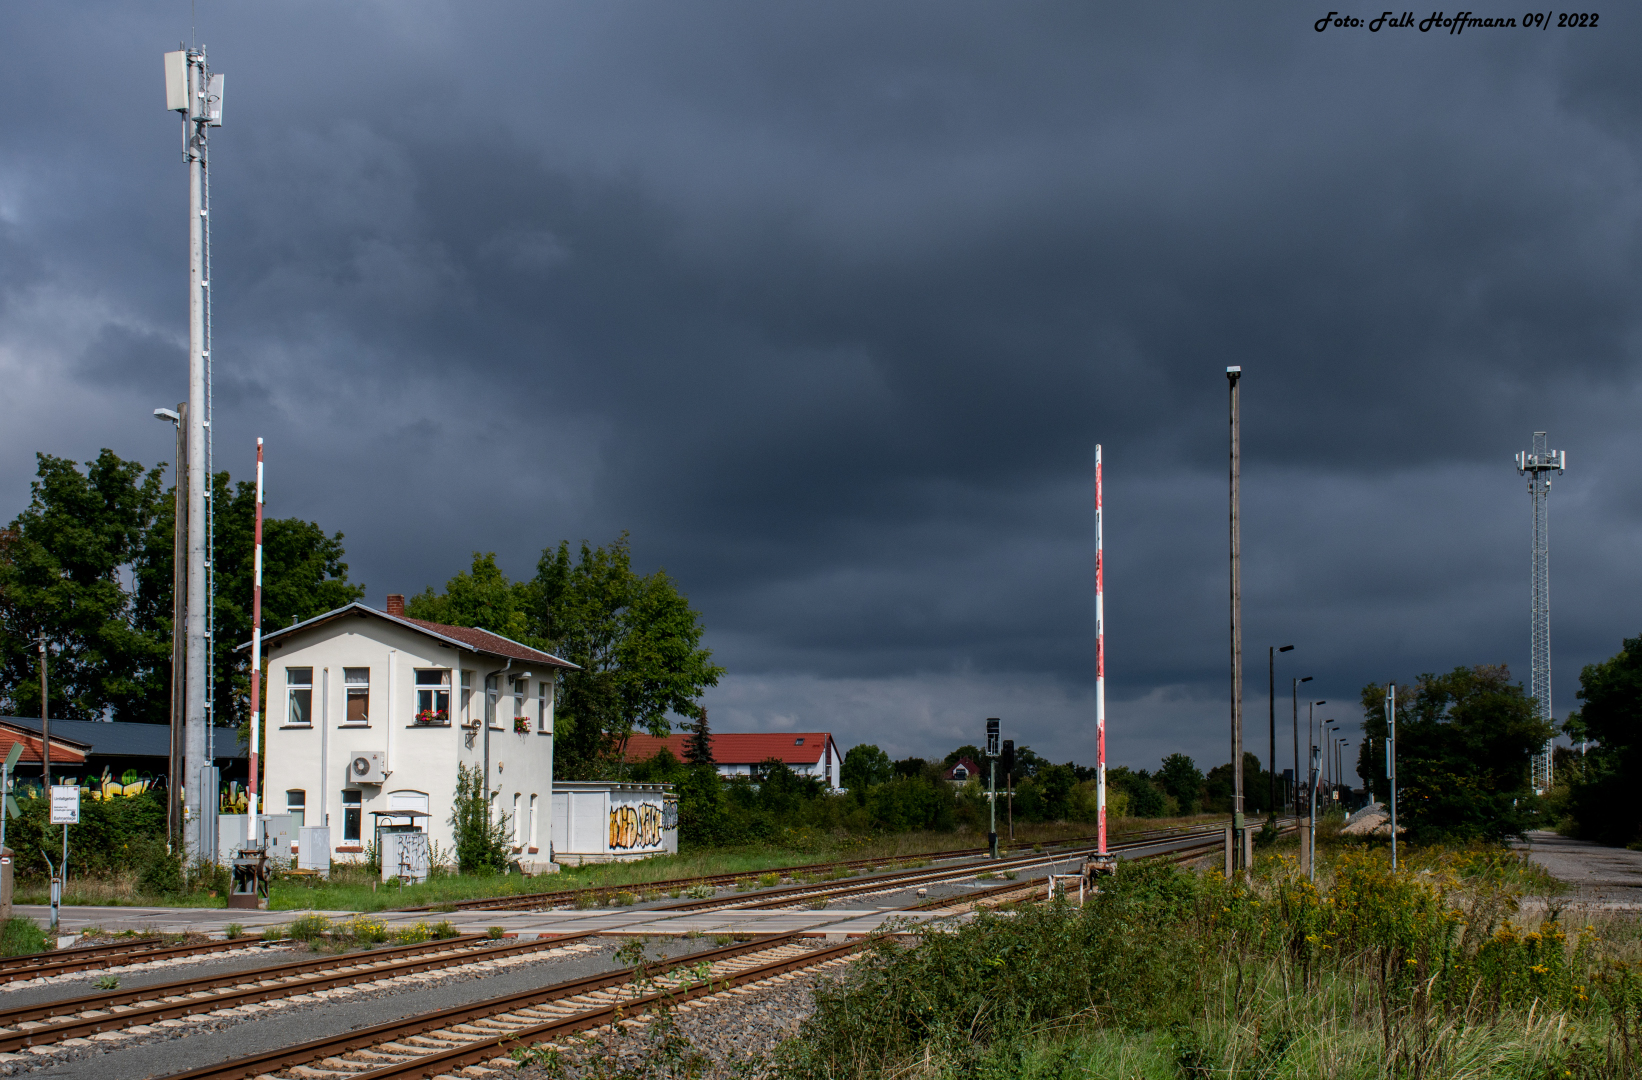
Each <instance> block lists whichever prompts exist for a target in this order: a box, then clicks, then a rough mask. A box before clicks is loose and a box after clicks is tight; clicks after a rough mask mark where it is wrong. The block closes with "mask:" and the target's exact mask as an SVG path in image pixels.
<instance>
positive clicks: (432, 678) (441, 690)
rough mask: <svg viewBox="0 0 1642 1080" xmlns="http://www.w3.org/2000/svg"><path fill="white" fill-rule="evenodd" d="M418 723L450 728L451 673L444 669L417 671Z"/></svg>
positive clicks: (420, 669) (421, 669) (422, 669)
mask: <svg viewBox="0 0 1642 1080" xmlns="http://www.w3.org/2000/svg"><path fill="white" fill-rule="evenodd" d="M416 722H417V723H418V724H420V725H424V726H427V727H436V726H437V727H449V726H450V672H449V671H448V670H446V669H444V668H417V669H416Z"/></svg>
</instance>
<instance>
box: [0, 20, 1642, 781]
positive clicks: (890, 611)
mask: <svg viewBox="0 0 1642 1080" xmlns="http://www.w3.org/2000/svg"><path fill="white" fill-rule="evenodd" d="M1271 7H1273V8H1277V9H1278V10H1276V11H1274V12H1269V13H1267V14H1257V13H1256V14H1251V13H1249V12H1248V11H1246V10H1238V11H1233V10H1232V9H1229V8H1227V6H1226V5H1223V4H1202V5H1198V6H1187V5H1172V6H1171V5H1153V4H1149V5H1115V4H1106V5H1091V4H1086V3H1052V2H1042V3H1031V4H1006V3H991V4H975V3H954V2H952V0H941V2H939V3H935V2H903V0H897V2H892V3H885V2H883V0H873V2H870V3H867V2H862V3H847V2H838V0H829V2H828V3H824V4H793V3H787V4H770V3H739V4H737V3H705V2H700V0H689V2H686V3H662V2H654V0H625V2H620V3H612V2H605V3H593V2H585V0H584V2H576V3H560V2H540V0H537V2H531V3H520V4H500V3H475V2H471V0H465V2H463V3H445V4H435V3H413V2H406V0H395V2H393V3H351V4H349V3H344V4H338V3H334V2H329V3H317V2H307V3H305V2H290V3H281V4H249V3H224V2H221V0H199V3H198V4H197V16H196V24H195V25H196V27H197V29H196V30H195V31H191V29H190V5H189V4H188V3H187V2H185V0H168V2H166V3H143V4H112V3H96V2H89V0H88V2H84V3H77V4H72V5H65V4H50V5H47V4H10V5H6V6H5V7H4V8H3V9H0V48H3V49H4V55H3V57H0V94H3V96H4V101H5V103H6V105H7V108H6V110H5V112H4V115H3V116H0V379H3V386H4V393H3V394H0V520H3V519H9V518H10V517H12V516H13V515H14V514H15V513H17V511H18V510H20V509H21V508H22V507H23V506H24V505H25V504H26V501H27V497H28V482H29V480H30V478H31V477H32V475H33V472H34V454H35V452H36V451H45V452H49V453H52V454H58V455H67V456H70V457H73V458H76V459H80V460H85V459H88V458H90V457H93V456H94V455H95V454H96V452H97V450H98V449H99V448H100V447H105V446H106V447H109V448H111V449H113V450H114V451H115V452H116V453H118V454H120V455H121V456H123V457H128V458H139V459H142V460H144V461H148V462H151V463H158V462H162V461H168V460H169V458H170V454H171V448H172V443H171V435H170V431H169V428H168V427H162V426H161V425H160V424H157V423H155V422H154V421H153V420H152V419H150V416H149V414H150V412H151V411H152V410H153V409H154V408H155V407H157V406H164V405H174V404H175V403H176V402H177V401H178V400H180V399H182V398H183V397H185V396H186V374H187V356H186V343H187V321H186V302H187V289H186V257H187V252H186V240H187V212H186V210H187V186H186V173H185V169H184V166H183V164H182V161H181V156H180V131H179V122H178V120H177V118H176V116H175V115H174V114H170V113H167V112H165V108H164V106H165V101H164V89H163V82H162V78H161V59H160V57H161V54H162V53H163V52H165V51H167V50H168V49H175V48H177V46H178V42H179V40H186V39H188V38H189V37H190V34H191V32H193V33H197V36H198V40H199V41H200V42H201V43H203V44H205V45H206V46H207V47H208V48H209V53H210V60H211V64H212V67H213V68H214V69H215V70H217V71H221V72H223V73H225V74H226V79H227V89H226V94H225V119H226V124H225V126H224V127H222V128H221V129H220V130H218V131H216V132H215V133H214V134H213V136H212V165H213V174H214V181H213V188H212V197H213V222H214V226H213V244H214V249H213V251H214V266H213V271H212V278H213V282H212V284H213V290H212V291H213V292H214V293H215V295H216V307H215V312H214V319H215V327H216V343H215V354H216V363H217V368H216V370H217V376H216V390H217V395H218V398H217V400H218V411H217V414H216V415H217V420H216V433H217V442H216V446H217V455H218V458H217V460H218V463H219V466H220V467H224V468H227V469H229V470H230V471H232V472H233V473H234V474H235V475H236V476H249V475H250V473H251V467H252V462H253V459H254V445H255V439H256V437H257V436H259V435H260V436H263V437H264V438H266V439H267V456H268V476H269V512H270V513H272V514H274V515H277V516H291V515H300V516H302V517H304V518H309V519H312V520H316V521H318V522H319V523H320V524H322V525H323V526H324V527H326V528H327V529H330V530H338V529H339V530H341V531H343V532H344V533H346V536H347V539H346V544H347V549H348V556H349V563H350V566H351V570H352V575H353V577H354V578H355V579H356V580H359V581H362V582H364V583H365V584H366V585H367V586H368V587H369V596H368V602H370V603H374V604H381V603H382V602H383V597H384V595H385V594H387V593H389V592H404V593H411V592H416V591H419V590H420V589H422V588H423V587H424V586H427V585H430V584H431V585H435V586H438V585H441V584H442V583H443V582H444V581H445V579H447V578H448V577H449V576H450V575H451V574H453V573H455V572H456V571H458V570H460V569H463V568H464V567H465V566H466V565H467V563H468V561H469V559H470V554H471V552H473V551H475V550H480V551H492V550H493V551H495V552H496V553H497V555H498V557H499V559H500V561H501V563H502V565H503V566H504V567H505V568H506V569H507V571H508V572H509V573H510V574H512V575H514V576H517V577H528V576H529V575H530V574H531V573H533V572H534V564H535V559H536V557H537V555H538V553H539V552H540V550H541V549H542V548H543V547H544V546H547V545H556V544H557V543H558V541H559V540H561V539H569V540H570V541H572V543H575V542H578V541H580V540H582V539H583V538H586V539H588V540H591V541H593V542H595V543H601V542H605V541H608V540H610V539H612V538H613V537H615V536H616V535H617V534H618V533H619V532H620V531H621V530H624V529H625V530H629V531H630V532H631V534H632V537H633V547H634V552H635V561H636V564H637V565H638V567H639V568H640V569H642V570H645V571H648V570H651V569H654V568H656V567H665V568H666V569H667V571H668V572H669V573H670V574H672V575H673V576H674V577H675V578H676V579H677V581H678V583H679V585H680V586H681V588H682V589H683V590H684V591H685V592H686V593H687V594H688V595H689V597H690V599H691V601H692V602H693V604H694V605H695V606H696V607H697V608H698V609H699V610H700V611H701V613H702V616H703V620H704V622H705V624H706V627H707V638H706V640H707V643H708V645H709V646H710V647H711V648H712V649H713V650H714V653H715V656H716V657H717V659H718V660H719V661H720V662H721V663H723V664H724V665H725V666H726V667H727V668H728V669H729V672H730V674H729V676H728V677H727V678H726V679H725V680H724V682H723V683H722V685H721V686H719V687H718V688H717V689H716V690H714V691H713V692H712V693H710V694H709V696H708V705H709V706H710V708H711V710H712V712H711V716H712V721H713V725H714V727H715V729H717V730H721V731H766V730H783V729H785V730H792V729H796V730H818V729H825V730H831V731H832V732H833V733H834V734H835V735H836V736H837V737H838V738H839V740H840V742H841V743H842V744H844V745H845V746H849V745H853V744H855V743H857V742H875V743H877V744H878V745H880V746H882V747H883V748H884V749H885V750H887V751H889V752H890V753H891V754H892V755H893V756H897V757H899V756H904V755H907V754H920V755H940V754H944V753H945V752H946V751H947V750H949V749H951V748H952V747H954V746H956V745H958V744H959V743H962V742H969V741H975V740H977V739H978V738H979V737H980V736H981V733H982V727H983V722H984V720H985V718H986V717H988V716H1001V717H1002V718H1003V719H1004V723H1005V733H1006V734H1012V735H1013V737H1014V738H1015V739H1016V740H1017V741H1018V742H1023V743H1029V744H1031V745H1032V746H1033V747H1034V748H1035V749H1037V750H1038V751H1039V752H1041V753H1043V754H1045V755H1047V756H1049V757H1051V758H1054V759H1057V760H1066V759H1068V758H1073V759H1076V760H1078V761H1080V762H1092V761H1093V759H1094V742H1093V723H1094V710H1093V684H1094V663H1093V657H1094V635H1093V601H1094V543H1093V525H1094V478H1093V462H1094V448H1095V444H1097V443H1100V444H1103V446H1104V455H1105V465H1106V478H1107V482H1106V488H1105V496H1106V509H1107V514H1106V552H1107V564H1106V565H1107V576H1106V582H1107V598H1106V612H1107V641H1108V657H1109V664H1108V673H1109V677H1108V685H1107V700H1108V713H1109V732H1110V733H1109V747H1110V755H1111V756H1110V760H1111V761H1112V763H1114V764H1116V763H1123V764H1129V765H1131V766H1135V767H1152V768H1155V767H1156V764H1157V761H1158V759H1159V758H1160V757H1161V756H1162V755H1164V754H1167V753H1169V752H1171V751H1174V750H1184V751H1186V752H1187V753H1190V754H1192V755H1193V756H1194V757H1195V758H1197V759H1198V761H1199V763H1200V764H1201V765H1203V766H1204V767H1207V766H1209V765H1211V764H1215V763H1218V762H1222V761H1225V760H1227V759H1228V757H1229V750H1228V740H1229V735H1228V713H1229V708H1228V681H1229V677H1228V672H1229V663H1228V639H1229V634H1228V603H1227V558H1226V549H1227V536H1226V532H1227V530H1226V509H1227V495H1226V466H1227V455H1226V448H1227V423H1226V405H1227V400H1226V399H1227V392H1226V379H1225V376H1224V370H1225V368H1226V366H1227V365H1228V364H1240V365H1242V367H1243V372H1244V378H1243V408H1244V418H1243V431H1244V458H1243V461H1244V479H1243V496H1244V501H1243V513H1244V518H1243V520H1244V532H1243V539H1244V569H1243V574H1244V577H1243V581H1244V608H1243V610H1244V617H1245V627H1246V629H1245V638H1244V645H1245V649H1246V656H1247V667H1246V679H1247V688H1248V689H1247V693H1246V696H1245V709H1246V712H1247V715H1248V720H1249V741H1250V743H1251V745H1253V746H1258V747H1259V748H1260V750H1261V753H1262V756H1263V755H1264V752H1265V750H1264V747H1265V743H1266V735H1265V720H1266V711H1267V705H1266V672H1265V670H1264V665H1262V664H1260V662H1259V661H1261V660H1264V659H1265V658H1266V647H1267V646H1268V645H1272V644H1290V643H1292V644H1294V645H1295V646H1296V650H1295V651H1294V652H1292V653H1289V654H1287V656H1285V657H1283V658H1281V661H1280V663H1279V666H1278V679H1279V685H1280V688H1281V689H1280V691H1279V695H1280V698H1281V708H1280V713H1281V715H1282V718H1283V720H1284V721H1285V724H1284V725H1283V726H1284V729H1285V731H1286V729H1287V723H1286V721H1287V720H1288V713H1289V708H1288V698H1289V694H1288V688H1289V682H1288V680H1289V679H1290V678H1291V677H1293V676H1296V675H1308V674H1309V675H1313V676H1315V682H1313V683H1311V684H1308V689H1311V688H1315V696H1316V697H1318V698H1327V699H1329V701H1330V704H1329V705H1327V706H1325V707H1323V708H1322V709H1321V710H1320V712H1321V713H1322V714H1323V715H1328V716H1333V717H1338V718H1340V719H1343V720H1348V721H1350V722H1352V723H1353V724H1354V723H1355V722H1356V721H1357V720H1358V719H1359V710H1358V707H1357V706H1356V704H1355V702H1356V699H1357V696H1358V692H1359V690H1360V688H1361V687H1362V686H1363V685H1364V684H1365V683H1367V682H1370V681H1383V680H1386V679H1397V680H1399V681H1407V680H1411V679H1412V678H1413V677H1415V676H1416V675H1418V674H1419V673H1420V672H1423V671H1438V670H1445V669H1448V668H1451V667H1453V666H1455V665H1459V664H1476V663H1507V664H1509V665H1510V666H1511V669H1512V671H1513V672H1514V673H1516V674H1517V675H1518V676H1520V677H1522V678H1524V679H1526V677H1527V674H1528V649H1529V636H1528V629H1529V627H1528V617H1529V578H1528V570H1529V552H1530V539H1531V537H1530V517H1529V498H1528V494H1527V491H1526V486H1525V483H1524V481H1523V480H1522V479H1521V478H1519V477H1518V476H1517V474H1516V472H1515V469H1514V467H1513V455H1514V454H1515V453H1516V451H1518V450H1520V449H1523V448H1526V447H1527V446H1528V445H1529V442H1530V439H1531V433H1532V432H1533V431H1534V430H1536V429H1537V430H1546V431H1549V432H1550V435H1551V443H1552V445H1553V446H1554V447H1556V448H1559V449H1564V450H1566V451H1567V453H1568V461H1569V470H1568V472H1567V474H1566V475H1565V476H1563V477H1560V478H1558V479H1557V480H1556V481H1555V489H1554V494H1553V495H1552V497H1551V503H1552V542H1553V558H1552V569H1553V599H1554V605H1553V613H1554V619H1553V643H1554V662H1555V670H1556V682H1555V688H1556V692H1555V694H1554V699H1555V705H1556V710H1557V713H1558V715H1559V716H1562V715H1566V713H1567V712H1568V711H1569V710H1570V709H1571V708H1572V707H1573V706H1574V704H1575V701H1574V699H1573V694H1574V691H1575V690H1576V689H1577V674H1578V671H1579V668H1580V667H1581V665H1583V664H1586V663H1589V662H1591V661H1594V660H1598V659H1601V658H1603V657H1605V656H1608V655H1611V654H1612V653H1613V652H1615V651H1617V649H1618V647H1619V644H1620V639H1621V638H1622V637H1623V636H1626V635H1635V634H1638V633H1642V605H1639V604H1638V599H1639V595H1642V558H1639V557H1638V554H1639V543H1638V542H1639V540H1642V479H1639V476H1638V464H1639V462H1642V454H1639V447H1638V440H1637V437H1636V435H1637V417H1638V415H1639V412H1638V406H1639V404H1642V393H1639V389H1642V306H1639V302H1638V296H1639V289H1638V286H1639V285H1642V245H1639V242H1638V241H1639V224H1642V223H1639V210H1642V202H1639V192H1642V176H1639V168H1638V166H1639V161H1642V126H1639V124H1638V120H1639V118H1642V117H1639V113H1642V76H1639V74H1638V70H1637V67H1636V63H1635V57H1636V55H1637V53H1638V48H1639V46H1642V31H1639V28H1638V24H1637V21H1636V19H1634V18H1627V17H1625V16H1627V15H1629V14H1630V13H1629V12H1622V13H1621V14H1620V15H1619V16H1617V17H1616V16H1615V15H1613V14H1606V13H1605V14H1604V15H1603V17H1602V19H1601V22H1600V25H1599V26H1598V27H1597V28H1595V29H1581V30H1572V29H1557V28H1555V27H1552V28H1550V29H1547V30H1537V29H1536V30H1525V29H1516V30H1498V29H1490V30H1484V29H1473V30H1467V31H1466V32H1465V33H1463V34H1461V35H1453V34H1449V33H1445V32H1442V31H1441V30H1433V31H1431V32H1427V33H1421V32H1420V31H1419V30H1418V29H1396V30H1393V29H1389V28H1387V29H1383V30H1381V31H1380V32H1378V33H1370V32H1369V31H1368V30H1367V29H1366V28H1365V29H1344V28H1334V29H1329V30H1328V31H1326V32H1324V33H1318V32H1316V31H1315V30H1314V28H1313V24H1314V21H1315V20H1316V19H1317V17H1318V16H1320V15H1322V14H1323V12H1322V11H1321V10H1319V11H1312V10H1310V9H1305V10H1302V9H1301V8H1298V7H1295V6H1293V5H1271ZM1348 14H1356V15H1362V16H1367V17H1372V16H1374V15H1376V14H1378V11H1377V10H1369V9H1367V8H1365V9H1363V10H1362V11H1355V12H1349V13H1348ZM1421 14H1422V17H1423V14H1424V13H1423V12H1422V13H1421ZM1481 14H1483V15H1490V14H1509V13H1507V12H1503V11H1501V12H1497V13H1496V12H1483V13H1481ZM1304 722H1305V717H1304V705H1303V704H1302V716H1301V724H1302V726H1303V725H1304ZM1279 746H1280V750H1279V755H1280V758H1283V759H1286V758H1288V757H1289V755H1290V754H1291V753H1292V751H1291V750H1290V749H1289V742H1288V739H1287V737H1286V735H1285V737H1284V738H1283V739H1282V740H1281V741H1280V743H1279Z"/></svg>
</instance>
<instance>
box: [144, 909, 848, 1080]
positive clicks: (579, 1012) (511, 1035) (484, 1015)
mask: <svg viewBox="0 0 1642 1080" xmlns="http://www.w3.org/2000/svg"><path fill="white" fill-rule="evenodd" d="M864 945H865V942H864V941H855V942H848V943H846V944H843V945H835V946H831V947H827V948H821V949H810V948H806V947H805V946H804V945H803V944H801V943H800V938H799V935H797V934H782V935H773V936H770V937H764V938H759V939H757V940H755V941H751V942H747V943H745V944H741V945H730V946H726V947H724V948H721V949H714V950H711V951H709V952H704V953H697V954H694V955H690V956H683V957H679V958H677V959H675V960H668V961H663V962H661V963H658V964H652V965H648V966H647V969H646V970H645V971H644V972H640V971H638V970H636V969H634V968H622V969H620V970H617V971H609V972H605V973H603V974H600V975H592V976H588V977H587V978H583V979H574V980H571V981H569V982H563V983H558V984H556V985H554V986H548V987H542V988H540V989H537V990H529V991H525V992H523V993H518V994H512V995H508V996H506V997H501V998H493V999H491V1000H488V1001H482V1002H475V1003H473V1004H471V1005H461V1006H457V1007H455V1008H450V1009H441V1010H439V1011H437V1012H432V1013H426V1014H424V1015H421V1016H417V1017H412V1018H410V1019H408V1020H403V1021H395V1022H393V1023H388V1024H379V1025H377V1026H376V1027H371V1028H364V1029H361V1030H357V1031H349V1032H344V1033H342V1034H339V1035H335V1036H331V1037H328V1038H324V1039H316V1040H314V1041H312V1042H307V1043H303V1044H301V1045H299V1046H292V1047H287V1048H285V1049H281V1050H275V1051H270V1052H268V1053H264V1054H254V1055H251V1056H248V1057H243V1058H238V1059H235V1060H233V1061H229V1062H224V1063H222V1064H220V1065H212V1066H207V1067H205V1068H200V1069H193V1070H190V1071H188V1072H182V1073H175V1074H173V1075H172V1076H170V1077H168V1078H166V1080H242V1078H246V1077H262V1076H278V1075H280V1074H282V1073H284V1074H285V1075H289V1076H295V1077H304V1078H307V1080H312V1078H314V1077H315V1076H318V1075H319V1074H321V1073H331V1074H335V1075H352V1076H362V1077H370V1078H372V1080H388V1078H390V1077H391V1078H395V1080H398V1078H405V1080H409V1078H412V1077H417V1078H420V1077H428V1076H440V1075H445V1074H450V1073H458V1074H459V1073H460V1070H462V1069H464V1068H467V1067H471V1066H475V1065H481V1064H482V1063H484V1062H487V1061H492V1060H495V1059H498V1058H499V1059H502V1062H505V1064H507V1065H509V1066H511V1065H512V1064H513V1062H512V1061H511V1060H510V1059H508V1057H507V1054H508V1052H509V1051H510V1050H512V1049H513V1048H515V1047H519V1046H527V1045H531V1044H536V1043H542V1042H552V1041H555V1040H557V1039H562V1038H565V1037H567V1036H570V1035H574V1034H576V1033H578V1032H582V1031H587V1030H589V1029H591V1028H597V1027H603V1026H605V1025H608V1024H611V1023H616V1022H619V1021H620V1020H621V1019H623V1018H624V1017H625V1016H630V1015H632V1014H636V1013H639V1012H643V1011H645V1010H647V1009H649V1008H651V1007H653V1006H656V1005H659V1004H662V1003H664V1002H674V1003H679V1002H684V1001H689V1000H692V999H694V998H698V997H703V996H706V995H708V994H721V993H725V992H727V991H729V990H732V989H734V988H736V987H739V986H744V985H747V984H749V983H754V982H761V981H764V980H766V979H771V978H774V977H776V976H779V975H784V974H789V973H791V972H794V971H798V970H802V969H813V968H817V967H821V966H824V965H828V964H831V963H834V962H838V961H841V960H843V959H844V958H846V957H847V956H848V955H849V954H850V953H852V952H855V951H856V950H858V949H860V948H862V947H863V946H864ZM500 1063H501V1062H499V1064H500Z"/></svg>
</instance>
